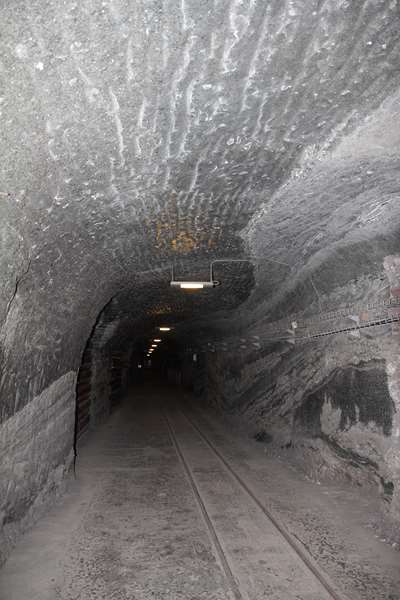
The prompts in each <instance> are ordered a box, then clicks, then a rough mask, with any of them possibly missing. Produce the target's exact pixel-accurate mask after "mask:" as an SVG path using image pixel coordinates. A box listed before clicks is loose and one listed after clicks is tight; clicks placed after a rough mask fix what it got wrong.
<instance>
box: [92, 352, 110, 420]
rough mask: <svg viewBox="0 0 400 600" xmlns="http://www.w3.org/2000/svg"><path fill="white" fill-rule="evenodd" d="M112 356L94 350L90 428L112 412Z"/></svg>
mask: <svg viewBox="0 0 400 600" xmlns="http://www.w3.org/2000/svg"><path fill="white" fill-rule="evenodd" d="M110 394H111V357H110V356H109V355H107V354H105V353H102V352H100V351H96V350H93V351H92V377H91V386H90V428H95V427H96V426H97V425H98V424H99V423H101V422H102V421H104V419H105V418H106V417H107V416H108V415H109V414H110Z"/></svg>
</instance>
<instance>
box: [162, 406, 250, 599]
mask: <svg viewBox="0 0 400 600" xmlns="http://www.w3.org/2000/svg"><path fill="white" fill-rule="evenodd" d="M163 417H164V420H165V422H166V425H167V429H168V433H169V436H170V438H171V442H172V445H173V447H174V449H175V452H176V454H177V455H178V458H179V460H180V462H181V464H182V467H183V470H184V472H185V474H186V477H187V479H188V481H189V484H190V487H191V489H192V492H193V495H194V497H195V500H196V504H197V506H198V508H199V511H200V513H201V516H202V517H203V520H204V522H205V524H206V527H207V531H208V534H209V537H210V539H211V542H212V544H213V546H214V548H215V551H216V553H217V556H218V558H219V560H220V563H221V566H222V568H223V571H224V573H225V577H226V579H227V581H228V584H229V587H230V588H231V591H232V593H233V596H234V598H235V600H243V598H244V596H243V594H242V593H241V591H240V588H239V584H238V583H237V581H236V578H235V576H234V574H233V571H232V569H231V567H230V565H229V561H228V559H227V557H226V554H225V552H224V550H223V548H222V545H221V542H220V540H219V537H218V534H217V532H216V531H215V528H214V525H213V524H212V520H211V518H210V516H209V514H208V511H207V508H206V506H205V503H204V501H203V498H202V497H201V494H200V490H199V488H198V486H197V484H196V481H195V478H194V476H193V473H192V469H191V468H190V466H189V463H188V462H187V460H186V459H185V456H184V454H183V452H182V450H181V447H180V445H179V442H178V439H177V437H176V435H175V432H174V429H173V426H172V425H171V421H170V419H169V417H168V415H167V413H166V412H163Z"/></svg>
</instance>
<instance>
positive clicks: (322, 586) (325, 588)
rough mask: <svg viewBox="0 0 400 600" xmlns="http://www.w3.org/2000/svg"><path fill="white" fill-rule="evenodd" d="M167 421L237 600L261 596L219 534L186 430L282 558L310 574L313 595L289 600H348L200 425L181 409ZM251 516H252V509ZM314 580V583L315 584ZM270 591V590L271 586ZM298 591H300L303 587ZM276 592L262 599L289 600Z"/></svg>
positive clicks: (268, 591) (173, 441)
mask: <svg viewBox="0 0 400 600" xmlns="http://www.w3.org/2000/svg"><path fill="white" fill-rule="evenodd" d="M179 415H180V416H179ZM182 417H183V419H184V422H185V423H186V431H185V430H184V427H183V425H182ZM164 418H165V421H166V424H167V428H168V431H169V435H170V437H171V441H172V444H173V446H174V448H175V450H176V453H177V455H178V457H179V460H180V462H181V464H182V467H183V469H184V471H185V474H186V477H187V479H188V481H189V483H190V486H191V488H192V492H193V495H194V497H195V500H196V503H197V505H198V508H199V511H200V513H201V515H202V518H203V520H204V522H205V525H206V527H207V530H208V534H209V537H210V540H211V542H212V544H213V547H214V550H215V553H216V555H217V557H218V559H219V563H220V566H221V567H222V570H223V572H224V574H225V577H226V580H227V582H228V584H229V587H230V590H231V593H232V596H233V598H234V599H235V600H253V599H255V598H257V597H260V596H257V595H255V590H254V589H251V590H250V593H249V590H248V585H246V583H247V582H246V581H242V579H241V573H240V566H239V569H238V568H237V564H236V563H235V556H234V553H233V554H232V553H230V552H229V548H228V549H227V546H228V545H229V544H227V543H226V542H225V540H224V535H223V534H221V531H218V527H217V526H216V524H215V521H216V517H215V514H216V510H215V506H214V507H213V506H209V505H210V500H209V497H210V495H209V494H208V497H207V493H204V489H202V488H204V485H203V486H202V482H201V481H200V482H199V481H198V477H197V476H196V472H200V473H201V471H202V467H201V463H199V462H197V466H196V464H194V462H195V461H194V460H193V459H192V457H191V456H190V454H191V451H190V450H188V449H189V446H188V445H187V444H186V445H185V442H184V440H185V439H186V440H187V439H188V432H187V426H188V427H189V428H190V431H191V435H192V436H193V435H194V436H197V439H198V440H200V441H201V444H202V445H203V450H202V456H203V458H202V460H203V461H204V465H205V467H206V466H207V465H208V464H209V462H212V461H217V462H218V463H219V465H220V467H221V468H222V469H223V470H224V472H225V473H226V474H227V476H228V477H229V479H230V481H231V484H232V485H233V486H234V488H235V490H236V493H235V494H234V496H236V497H238V496H240V495H242V496H244V497H245V498H246V499H247V502H248V507H249V508H250V506H251V505H252V509H253V511H254V510H255V511H256V512H258V518H260V516H261V518H262V519H264V524H265V526H266V527H267V532H268V531H270V528H273V529H274V532H275V534H277V535H278V536H279V539H280V540H281V546H282V548H281V549H280V551H281V552H282V555H283V556H285V557H286V559H287V560H288V561H292V562H293V561H294V562H296V561H297V565H295V568H296V569H300V570H302V571H303V573H304V570H306V571H307V574H308V577H309V578H310V593H309V594H307V593H305V594H304V592H301V591H300V589H299V590H298V591H295V592H294V595H293V596H290V597H291V598H292V597H293V598H296V599H299V600H300V599H301V600H309V599H312V600H314V598H315V599H317V598H318V600H348V598H347V596H345V595H344V594H343V592H341V591H340V590H338V589H337V588H336V586H335V585H334V584H333V583H332V581H331V580H330V578H329V577H328V575H327V574H326V573H325V572H324V571H322V570H321V568H320V567H319V565H318V564H317V563H316V561H315V560H314V559H313V558H312V556H311V555H310V554H309V553H308V552H307V550H306V549H305V548H304V547H303V546H302V545H301V543H300V542H299V541H298V540H297V539H296V538H294V537H293V536H292V535H291V534H290V532H289V531H288V530H287V529H286V527H285V526H284V524H283V523H282V522H281V521H280V519H279V518H278V517H277V516H276V515H275V514H273V512H272V511H271V510H270V509H269V508H268V507H267V506H266V505H265V503H264V502H263V501H262V500H261V499H260V498H259V496H258V495H257V493H256V492H255V491H254V490H253V489H252V487H251V483H250V482H248V481H246V480H245V479H244V478H243V477H242V476H241V475H240V474H239V473H238V472H237V470H236V469H235V468H234V467H233V466H232V464H231V463H230V462H229V461H228V460H227V459H226V458H225V457H224V456H223V455H222V453H221V452H220V451H219V449H218V448H217V447H216V446H215V444H214V443H213V442H212V441H211V440H210V438H209V437H208V436H207V435H206V433H205V432H204V431H203V430H202V429H201V428H200V427H199V426H198V425H197V423H195V422H194V420H193V419H192V418H191V417H190V416H188V415H187V414H186V412H184V411H183V410H182V409H178V410H177V411H175V412H174V416H171V415H170V414H167V413H164ZM179 419H180V423H178V426H177V421H178V420H179ZM177 429H178V430H177ZM179 430H180V432H179ZM182 432H183V433H182ZM189 437H190V436H189ZM182 440H183V441H182ZM197 447H198V443H197ZM204 449H206V452H204ZM198 452H199V451H198V450H197V454H198ZM216 483H217V479H216ZM249 512H252V511H251V509H250V511H249ZM219 518H220V517H219ZM260 535H261V536H262V535H263V531H262V528H260ZM267 537H268V535H267ZM253 541H254V544H255V545H257V543H258V540H257V539H254V540H253ZM275 543H276V542H275ZM288 547H289V548H290V550H291V552H289V553H288V552H287V548H288ZM294 562H293V564H294ZM295 568H294V570H295ZM255 569H263V567H257V566H256V565H255ZM283 577H284V576H283ZM306 577H307V576H306ZM311 580H313V581H312V584H311ZM293 585H294V589H295V588H296V582H295V581H294V582H293ZM316 586H317V588H319V590H320V592H319V593H318V591H317V589H316ZM250 587H251V586H250ZM267 587H269V585H268V584H267ZM299 587H300V588H301V585H300V586H299ZM273 588H274V585H273V584H272V587H271V590H267V591H266V592H265V595H262V596H261V597H262V598H273V599H274V600H275V599H278V598H279V599H280V598H282V600H287V598H288V597H289V596H286V595H280V592H279V591H278V592H276V591H274V589H273ZM303 588H304V585H303ZM277 593H278V595H277Z"/></svg>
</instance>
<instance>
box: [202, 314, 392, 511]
mask: <svg viewBox="0 0 400 600" xmlns="http://www.w3.org/2000/svg"><path fill="white" fill-rule="evenodd" d="M257 333H258V334H259V338H260V339H261V342H260V346H261V347H260V348H259V349H255V348H254V345H253V347H252V348H251V347H250V345H249V346H248V347H247V349H246V348H242V350H241V352H237V351H232V352H230V351H228V352H226V351H225V352H221V351H218V349H217V351H216V352H214V353H212V354H211V353H210V357H209V360H208V361H207V394H208V400H209V401H211V402H212V403H214V404H216V405H218V406H219V407H220V408H222V409H223V410H224V411H228V412H230V413H231V414H236V415H241V417H242V418H243V419H245V420H246V421H247V422H248V423H249V425H250V427H251V430H252V432H253V435H254V437H255V438H256V439H258V440H260V441H261V442H263V443H266V444H268V445H269V447H270V448H271V449H275V450H278V451H279V453H280V454H282V453H283V455H284V456H287V458H288V460H295V461H296V463H297V464H300V466H301V467H302V468H303V469H304V471H305V472H306V473H307V474H308V475H309V476H310V477H311V478H313V479H314V480H317V481H318V480H321V479H341V480H346V481H351V482H353V483H355V484H360V485H368V484H372V485H376V486H379V489H380V491H381V494H382V500H383V503H382V506H383V507H384V509H385V511H386V512H388V513H389V514H390V515H391V516H393V518H394V519H395V520H396V521H397V522H400V427H399V425H400V417H399V415H400V393H399V392H400V377H399V375H400V357H399V342H400V336H399V334H398V330H397V329H396V325H391V324H389V325H382V326H377V327H371V328H366V330H365V332H364V331H363V330H360V331H359V332H357V333H358V337H353V335H352V334H351V333H350V334H346V333H342V334H338V335H331V336H327V337H322V338H320V339H315V340H314V341H312V340H311V341H310V342H308V343H300V342H299V343H298V344H297V343H296V342H295V344H294V345H293V344H291V343H283V342H275V343H272V344H271V343H270V344H268V345H264V343H263V341H262V340H263V337H262V331H260V330H258V332H257ZM211 357H212V358H211Z"/></svg>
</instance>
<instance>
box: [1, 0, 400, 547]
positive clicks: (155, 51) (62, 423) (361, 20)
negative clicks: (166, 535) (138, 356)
mask: <svg viewBox="0 0 400 600" xmlns="http://www.w3.org/2000/svg"><path fill="white" fill-rule="evenodd" d="M399 26H400V8H399V4H398V2H397V0H356V1H348V0H340V1H338V0H309V1H307V2H305V0H271V1H269V2H265V0H213V1H211V0H179V1H177V0H152V1H151V2H149V1H148V0H137V1H135V2H131V1H129V0H104V1H102V2H100V1H97V0H82V1H81V2H73V1H70V2H65V3H60V2H59V1H57V0H29V2H28V1H24V0H22V1H20V2H18V3H3V4H2V6H1V7H0V29H1V36H0V56H1V58H0V117H1V130H0V141H1V143H0V182H1V187H0V279H1V282H2V285H1V286H0V369H1V374H0V423H1V425H0V427H1V429H0V432H1V436H2V438H1V439H2V440H6V441H7V440H8V437H7V436H8V435H14V434H12V433H10V432H11V429H10V428H11V427H16V428H17V429H18V419H20V418H22V419H24V418H25V416H24V415H29V423H27V425H26V427H27V428H29V427H33V428H35V427H36V428H38V429H37V443H38V444H39V446H40V449H38V451H37V453H36V452H31V453H29V454H27V455H26V456H25V457H24V458H23V461H24V475H23V476H22V475H21V473H20V472H19V470H18V468H19V467H18V468H17V467H16V472H15V474H14V471H13V469H14V467H12V469H11V471H12V473H13V474H12V475H10V470H9V462H6V463H4V462H2V464H1V477H0V480H1V482H2V485H6V486H8V488H7V489H8V491H6V498H8V500H6V502H5V503H3V504H2V505H1V509H0V510H1V511H2V512H1V515H2V517H3V529H4V531H8V532H10V531H11V530H10V529H7V527H8V525H7V523H8V522H10V520H11V519H14V516H15V519H19V521H20V523H22V524H23V523H25V521H24V519H25V517H26V518H27V519H28V520H29V518H28V517H27V515H28V514H30V513H29V511H33V507H34V506H35V500H34V499H35V498H37V499H38V502H39V503H40V502H41V500H40V499H41V498H42V497H44V495H45V490H46V489H48V487H46V486H51V485H53V484H52V482H53V483H54V486H55V487H57V485H58V483H56V482H59V480H60V477H59V474H60V473H62V472H63V470H64V469H65V465H67V464H68V460H69V457H70V453H71V447H72V440H73V411H74V408H73V405H74V387H75V383H74V381H75V380H74V379H73V378H74V377H75V378H76V375H77V371H78V369H79V365H80V361H81V357H82V353H83V350H84V348H85V345H86V342H87V339H88V337H89V336H90V334H91V332H92V331H93V327H94V326H95V324H96V323H97V327H98V328H100V329H101V332H100V329H99V330H98V331H99V332H100V333H99V334H98V337H97V338H96V339H98V340H99V341H98V343H99V346H100V350H99V352H100V354H99V356H100V355H103V356H104V357H105V356H106V354H107V352H108V353H112V352H123V353H124V352H128V350H129V346H130V345H132V343H139V344H140V343H144V341H143V340H146V339H147V337H148V335H150V332H151V331H152V328H153V326H154V325H157V324H160V322H167V323H171V324H174V325H175V326H176V333H175V335H176V343H177V344H179V343H180V344H181V348H182V349H183V348H185V347H187V346H188V345H190V346H191V347H192V346H193V345H197V346H199V352H200V346H202V345H204V343H206V342H207V341H208V340H210V339H214V338H218V339H219V340H224V339H226V340H228V339H229V336H232V335H236V334H237V336H243V335H244V334H243V332H246V331H251V332H252V333H254V335H256V334H257V331H266V332H267V331H270V329H271V323H273V322H276V321H280V323H281V324H282V323H284V324H285V327H286V328H287V326H290V323H291V321H292V320H294V318H298V315H300V317H301V318H303V317H304V318H306V317H309V318H311V317H313V316H314V317H315V315H316V314H318V313H320V312H321V311H322V312H323V311H326V310H335V309H337V308H338V307H341V306H344V305H346V304H349V303H353V302H357V303H359V304H360V305H361V304H362V305H364V304H367V303H368V302H373V301H375V300H379V301H381V300H385V299H388V298H389V297H391V294H392V295H393V290H395V289H397V288H399V287H400V284H399V276H400V275H399V252H400V240H399V238H400V199H399V189H400V175H399V173H400V169H399V167H400V164H399V144H400V126H399V123H400V101H399V98H400V96H399V85H400V72H399V69H398V64H399V59H400V39H399V36H398V31H399ZM245 256H247V257H248V256H251V257H252V258H253V265H251V264H249V263H236V264H235V263H232V264H222V263H221V264H219V265H217V266H216V269H215V276H216V277H217V279H219V280H221V282H222V285H221V286H220V287H218V288H216V289H215V290H212V291H205V292H201V293H199V294H198V295H197V296H193V295H186V296H184V295H182V294H181V293H180V292H177V291H176V290H172V289H170V288H169V279H170V268H171V264H172V263H173V262H175V267H176V268H175V273H176V276H177V278H182V279H184V278H188V279H196V278H204V277H208V273H209V271H208V269H209V261H210V260H211V259H221V258H226V257H228V258H240V257H245ZM103 309H104V311H103ZM101 311H103V313H102V319H101V320H100V321H98V320H97V319H98V315H99V313H100V312H101ZM293 315H294V316H293ZM278 330H280V329H279V327H278ZM375 331H376V333H374V334H370V335H362V336H361V337H360V338H348V337H345V336H342V337H340V338H335V339H333V338H329V339H328V338H327V339H326V340H324V341H320V342H316V343H315V345H307V346H304V348H303V347H301V348H300V347H298V346H295V347H294V348H293V347H291V346H290V347H288V346H287V345H285V344H277V345H275V346H271V345H270V344H269V345H265V344H264V345H261V347H260V348H258V350H255V349H254V351H253V353H252V354H251V353H250V355H248V352H247V350H242V349H240V348H239V345H240V342H238V341H237V340H236V345H234V346H233V347H234V349H235V351H236V355H235V356H233V357H232V356H231V355H228V354H227V353H221V354H217V355H212V356H211V357H210V356H207V357H202V359H201V364H202V368H204V369H205V372H206V373H207V374H208V375H207V377H208V384H207V388H208V393H209V396H210V398H213V399H214V400H215V401H216V402H218V403H219V404H221V405H223V406H224V407H225V408H230V409H232V410H236V411H238V410H241V411H242V412H243V413H244V415H245V416H246V418H249V419H250V420H253V421H254V422H257V423H261V422H262V423H263V426H264V424H265V427H267V429H268V430H269V429H271V432H272V435H274V436H275V437H276V439H279V440H282V443H285V444H286V443H289V442H290V443H292V442H293V440H295V439H296V440H297V439H298V438H301V437H302V438H306V439H307V440H309V441H308V442H307V443H308V444H309V446H310V445H311V444H313V448H314V450H313V455H314V456H316V457H321V460H320V462H319V463H318V464H321V465H326V464H328V471H329V472H330V473H332V472H333V471H335V472H337V473H339V472H341V473H344V472H348V473H351V475H350V476H351V477H352V478H354V476H353V473H355V472H356V469H357V473H359V474H362V476H361V475H360V476H359V477H358V476H357V477H356V479H360V480H361V479H363V480H364V479H368V480H369V479H370V478H372V479H374V480H375V479H378V480H379V482H380V483H379V484H380V485H382V489H383V490H384V496H385V498H386V499H387V503H386V504H387V505H388V506H389V507H390V511H391V512H392V514H393V515H394V516H399V513H400V506H399V427H400V425H399V422H398V418H399V417H398V414H399V413H398V411H399V393H400V392H399V365H398V341H399V337H398V333H396V330H395V326H394V325H391V326H387V327H386V328H385V327H384V326H382V327H381V328H378V329H377V330H375ZM396 336H397V337H396ZM207 358H208V360H207ZM99 361H103V359H100V358H99ZM204 362H207V363H208V368H205V367H204ZM99 364H100V363H99ZM103 364H110V363H109V358H104V363H103ZM199 364H200V361H199ZM94 373H95V374H97V373H99V377H98V378H97V375H95V379H96V382H94V387H96V386H98V389H99V390H101V391H100V392H99V405H98V406H97V408H96V407H92V408H93V410H94V413H96V411H97V409H98V410H99V414H100V413H104V412H107V406H108V404H107V399H106V398H105V397H104V394H105V393H106V389H107V385H108V383H107V378H106V377H105V376H104V375H103V374H101V368H100V369H97V367H95V369H94ZM97 379H98V382H97ZM66 381H68V385H67V384H66V383H65V382H66ZM59 382H63V384H62V386H64V384H65V386H66V387H65V388H64V387H62V390H63V391H62V392H61V391H60V390H59V387H58V386H60V385H61V383H59ZM198 387H199V388H201V389H203V387H204V386H203V384H201V385H200V384H199V386H198ZM371 388H372V389H373V391H371ZM38 398H46V402H49V403H51V398H53V400H54V402H55V406H56V405H57V404H59V412H57V414H55V413H54V416H53V421H51V420H50V419H49V417H43V414H48V411H47V412H46V411H44V412H43V411H42V412H41V411H39V408H38V407H39V404H40V401H39V400H38ZM35 407H36V408H37V411H36V410H35ZM339 412H340V414H339ZM94 413H93V414H94ZM40 415H41V416H40ZM62 415H64V416H63V417H62ZM95 420H96V419H94V421H95ZM17 429H15V431H17ZM18 431H19V429H18ZM60 431H61V432H62V435H61V436H60ZM4 432H5V433H4ZM4 436H6V437H4ZM310 440H312V442H311V441H310ZM6 441H5V442H4V443H6ZM35 443H36V442H35ZM293 443H294V442H293ZM296 443H297V442H296ZM41 444H43V445H41ZM59 444H61V446H59ZM4 448H5V446H4V444H2V446H1V447H0V452H4ZM304 450H305V452H306V449H304ZM21 452H22V447H20V445H19V442H18V438H17V437H16V439H15V445H12V447H10V448H8V451H7V461H10V464H11V465H15V466H17V465H19V464H20V463H21V457H20V453H21ZM299 452H300V450H299ZM307 452H308V451H307ZM343 452H344V453H346V452H347V454H346V455H345V456H344V455H343V454H341V453H343ZM359 457H361V459H359ZM304 460H305V461H306V462H307V460H311V459H307V457H305V458H304ZM338 461H339V462H340V461H341V462H340V465H339V466H338ZM360 461H361V466H360V465H359V466H355V464H352V463H357V464H358V463H360ZM317 462H318V461H317ZM49 465H51V466H49ZM329 465H330V466H329ZM321 468H322V467H321ZM320 470H321V469H320ZM55 473H57V475H56V474H55ZM4 474H5V476H4ZM22 479H23V484H22V483H20V480H21V481H22ZM381 480H382V481H381ZM4 481H5V482H6V483H5V484H4V483H3V482H4ZM390 483H391V484H392V486H391V485H390ZM3 497H4V496H3V495H2V496H1V498H2V502H3ZM10 502H11V504H13V505H15V506H17V507H19V508H18V514H15V515H14V516H13V514H14V513H13V512H12V509H11V507H10ZM23 526H24V525H22V527H23ZM15 531H16V530H15ZM6 535H7V536H9V538H10V539H11V538H12V537H13V535H14V534H13V533H7V534H6ZM7 539H8V538H7ZM7 543H8V542H7Z"/></svg>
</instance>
